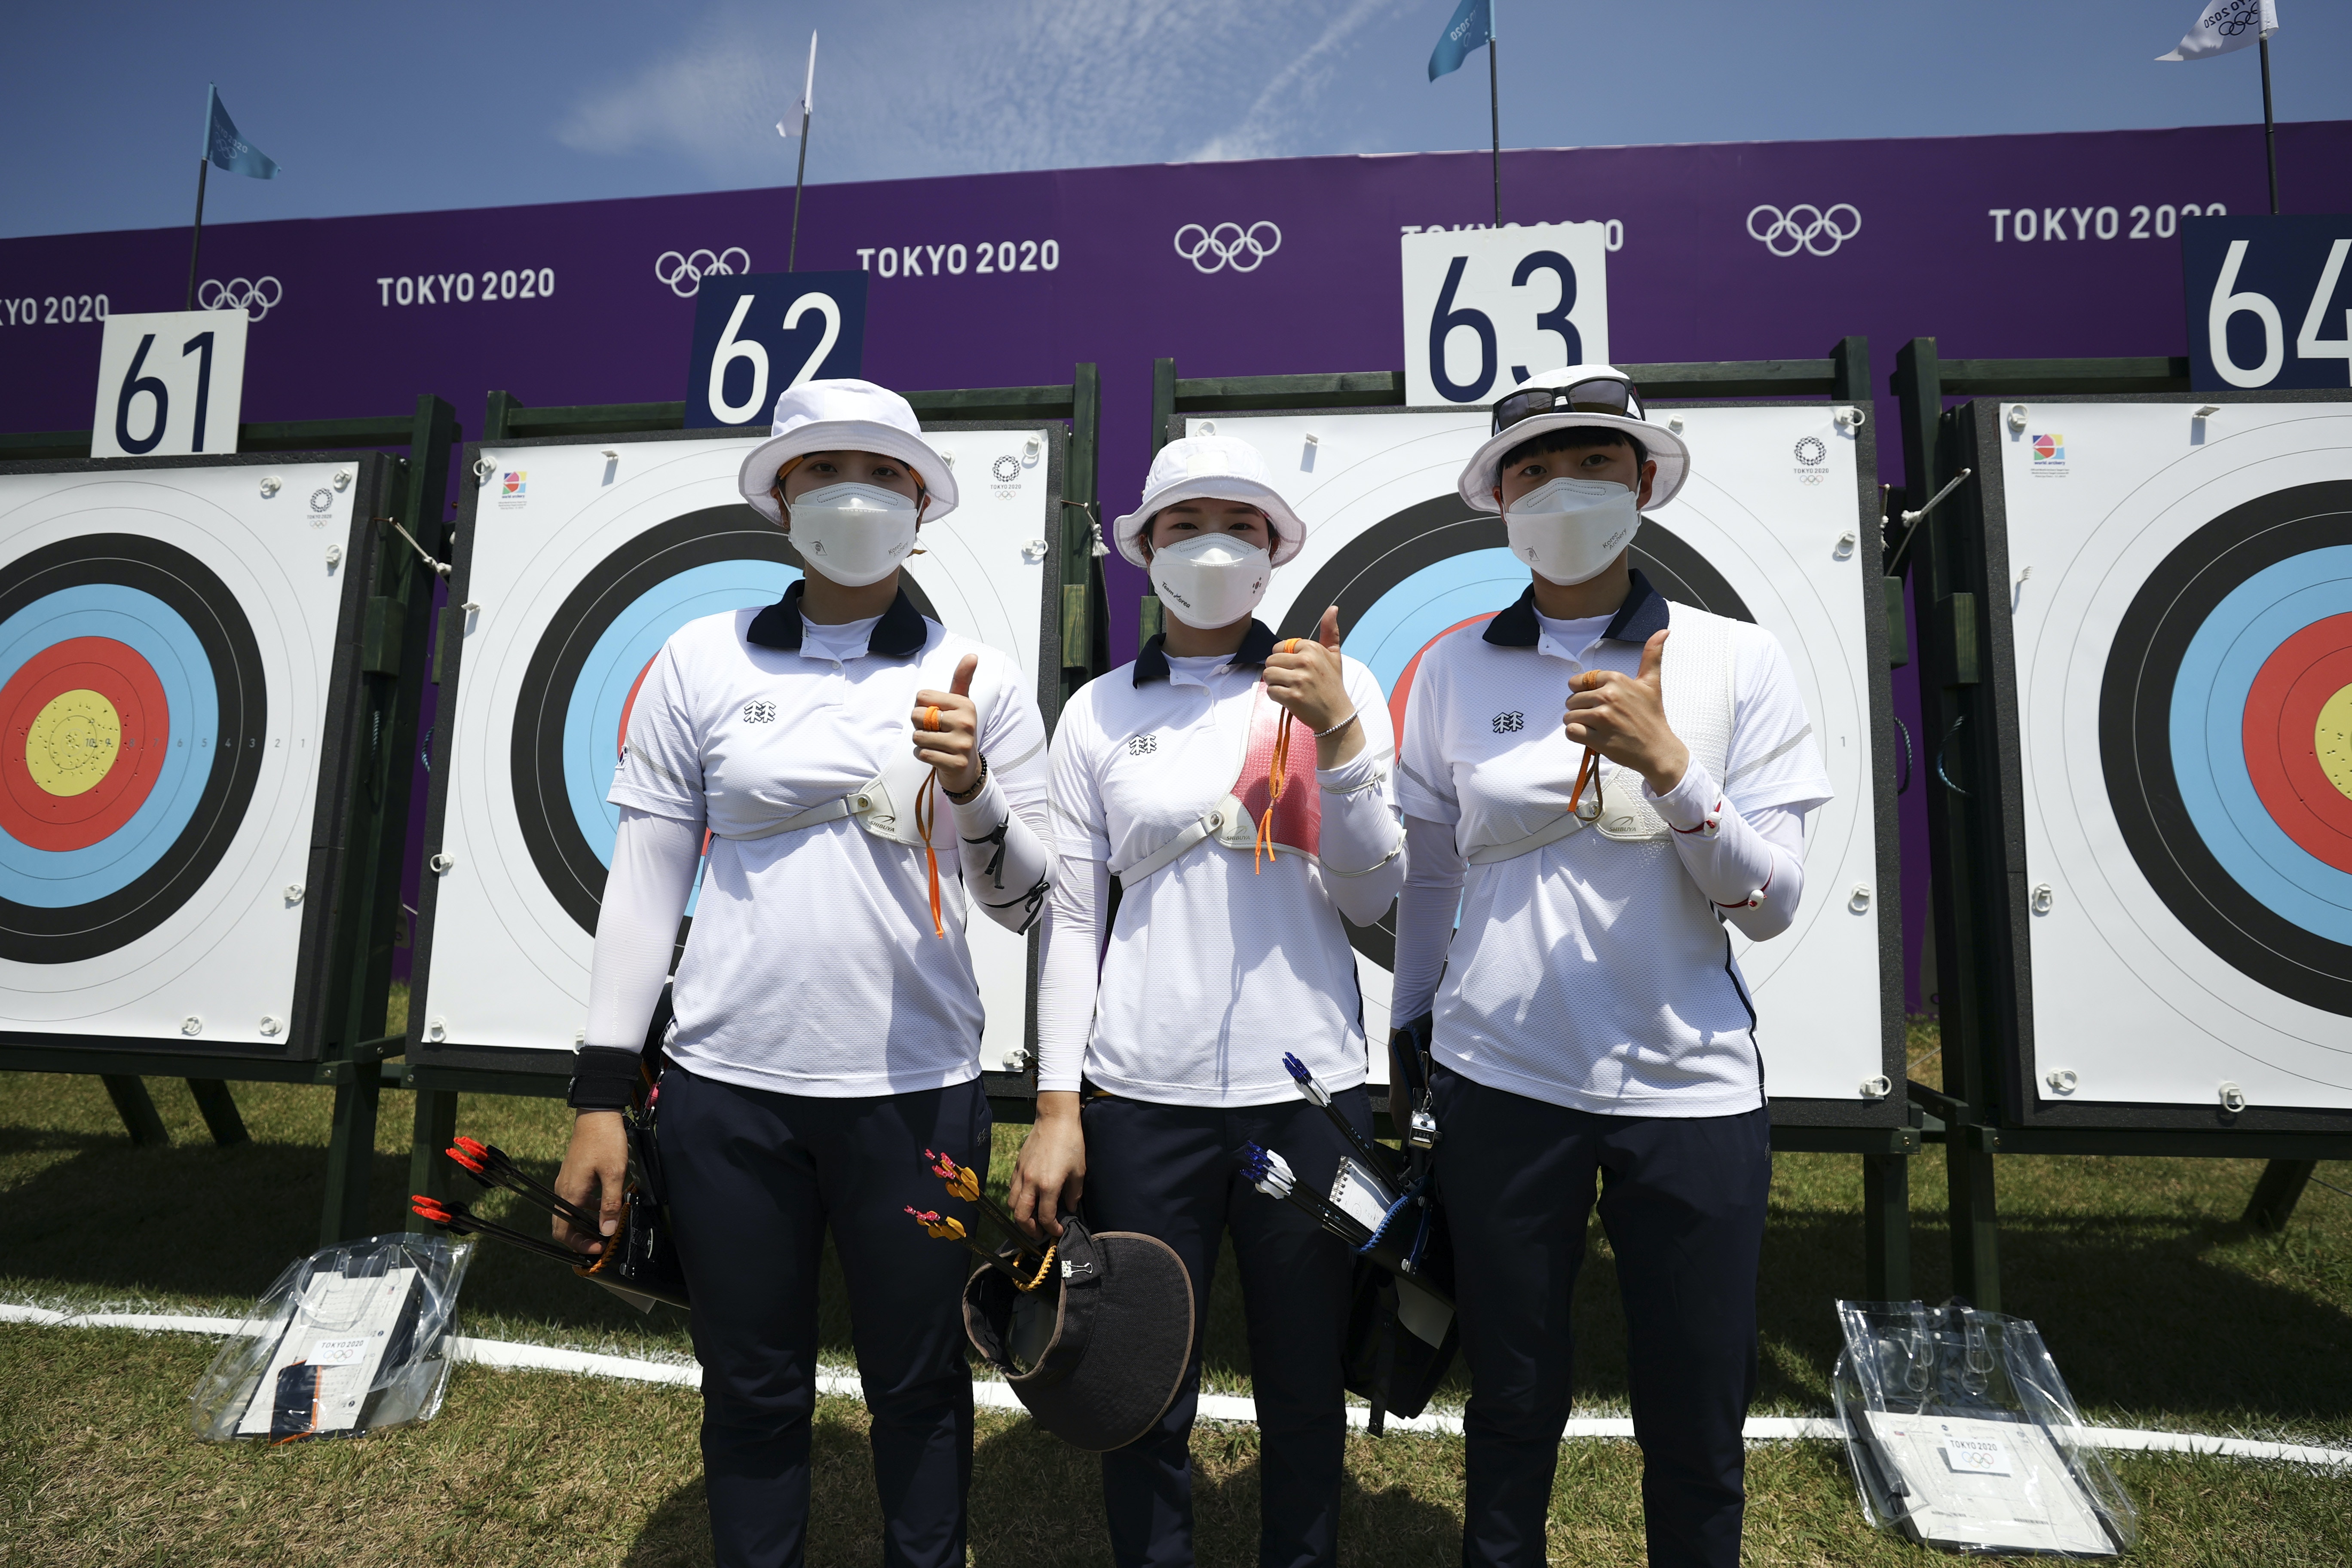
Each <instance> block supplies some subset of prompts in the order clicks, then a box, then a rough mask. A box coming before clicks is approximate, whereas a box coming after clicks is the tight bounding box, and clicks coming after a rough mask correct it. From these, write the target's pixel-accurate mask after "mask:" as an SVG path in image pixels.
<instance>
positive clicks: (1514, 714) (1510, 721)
mask: <svg viewBox="0 0 2352 1568" xmlns="http://www.w3.org/2000/svg"><path fill="white" fill-rule="evenodd" d="M1527 727H1528V716H1527V714H1526V713H1524V712H1522V711H1521V710H1518V709H1517V708H1514V709H1512V710H1510V711H1509V712H1508V713H1497V714H1496V715H1495V733H1496V734H1497V735H1516V734H1517V733H1518V732H1519V731H1522V730H1524V729H1526V728H1527Z"/></svg>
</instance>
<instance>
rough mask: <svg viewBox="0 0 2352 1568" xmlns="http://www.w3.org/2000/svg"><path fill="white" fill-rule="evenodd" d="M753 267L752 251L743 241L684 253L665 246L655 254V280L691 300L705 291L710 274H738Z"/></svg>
mask: <svg viewBox="0 0 2352 1568" xmlns="http://www.w3.org/2000/svg"><path fill="white" fill-rule="evenodd" d="M749 271H751V252H750V251H748V250H746V249H744V248H743V247H741V246H740V245H730V246H729V247H727V248H726V249H724V250H721V251H719V252H717V253H715V254H714V253H713V252H711V251H708V250H697V251H695V252H693V253H692V254H691V255H687V256H680V255H679V254H678V253H677V251H675V250H665V251H663V252H662V253H661V254H660V255H659V256H657V257H656V258H654V281H655V282H656V283H659V284H662V285H664V286H665V287H667V289H669V291H670V292H671V293H673V294H675V295H677V297H678V298H679V299H681V300H691V299H693V298H694V297H695V296H696V295H697V294H699V293H700V292H702V280H703V279H706V278H734V277H739V276H740V275H741V274H743V273H746V272H749Z"/></svg>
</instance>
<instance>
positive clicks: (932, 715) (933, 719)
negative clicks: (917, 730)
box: [923, 703, 940, 730]
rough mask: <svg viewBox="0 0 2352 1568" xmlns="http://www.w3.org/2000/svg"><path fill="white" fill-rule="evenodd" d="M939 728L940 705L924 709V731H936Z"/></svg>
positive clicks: (935, 704)
mask: <svg viewBox="0 0 2352 1568" xmlns="http://www.w3.org/2000/svg"><path fill="white" fill-rule="evenodd" d="M939 727H940V710H939V704H937V703H933V704H932V705H931V706H930V707H929V708H926V709H924V710H923V728H924V729H926V730H936V729H938V728H939Z"/></svg>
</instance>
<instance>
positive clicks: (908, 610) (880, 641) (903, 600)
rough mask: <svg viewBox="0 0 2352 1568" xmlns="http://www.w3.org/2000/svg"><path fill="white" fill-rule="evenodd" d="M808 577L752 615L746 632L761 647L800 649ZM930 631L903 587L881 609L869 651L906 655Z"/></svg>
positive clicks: (868, 641) (919, 647) (919, 646)
mask: <svg viewBox="0 0 2352 1568" xmlns="http://www.w3.org/2000/svg"><path fill="white" fill-rule="evenodd" d="M807 586H808V584H807V583H806V582H805V581H803V582H799V583H795V584H793V585H792V586H791V587H789V588H787V589H785V590H784V596H783V597H782V598H781V599H779V600H777V601H776V602H775V603H774V604H772V605H769V606H768V607H767V608H766V609H764V610H761V612H760V613H759V614H758V615H756V616H752V617H751V630H750V631H748V632H746V633H745V634H744V636H745V637H748V638H749V639H750V640H751V641H752V642H755V643H758V644H759V645H760V646H761V647H780V648H787V649H790V650H791V651H792V652H793V653H798V652H800V650H801V591H802V590H803V589H804V588H806V587H807ZM929 636H930V634H929V632H928V631H926V630H925V629H924V626H923V612H922V611H920V610H919V609H917V608H915V602H914V601H913V600H912V599H909V598H908V597H907V590H906V589H904V588H900V589H899V590H898V597H897V598H895V599H893V600H891V601H890V607H889V608H888V609H887V610H885V611H883V612H882V618H881V620H879V621H877V622H876V623H875V626H874V635H873V636H872V637H868V638H867V639H866V652H868V653H878V654H882V655H884V656H885V657H887V658H907V657H908V656H909V655H911V654H916V653H919V652H921V651H922V647H923V643H924V641H925V640H926V639H927V638H928V637H929Z"/></svg>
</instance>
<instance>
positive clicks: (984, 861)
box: [949, 773, 1054, 931]
mask: <svg viewBox="0 0 2352 1568" xmlns="http://www.w3.org/2000/svg"><path fill="white" fill-rule="evenodd" d="M949 804H950V805H953V804H954V803H953V802H950V803H949ZM955 818H956V837H958V838H960V839H961V840H962V841H963V843H962V850H963V889H964V894H965V896H966V897H968V898H970V899H971V900H972V901H973V902H974V903H976V904H978V905H979V906H980V907H981V908H982V910H986V911H987V914H988V918H989V919H990V920H992V921H995V922H996V923H997V924H998V925H1001V926H1003V928H1004V929H1005V930H1007V931H1027V930H1028V929H1029V927H1030V924H1031V922H1032V921H1035V920H1036V918H1037V914H1038V911H1039V910H1042V909H1043V908H1044V907H1045V884H1046V882H1047V880H1048V879H1050V878H1051V876H1052V874H1053V859H1054V857H1053V852H1052V851H1051V850H1049V849H1047V848H1046V847H1045V846H1046V845H1047V844H1048V843H1049V842H1050V841H1051V840H1050V838H1049V837H1048V832H1049V829H1048V825H1047V823H1046V820H1045V795H1044V794H1043V792H1040V793H1039V795H1038V797H1037V799H1036V800H1035V801H1034V803H1032V804H1031V805H1030V806H1029V807H1028V809H1027V811H1026V812H1025V813H1024V812H1022V811H1019V810H1015V809H1014V808H1013V806H1012V805H1011V804H1010V803H1009V802H1008V801H1007V800H1006V799H1005V795H1004V790H1003V786H1002V785H1000V784H998V783H997V779H996V775H995V774H994V773H990V774H989V775H988V779H987V782H986V783H985V784H983V785H982V788H981V792H980V793H979V794H978V795H974V796H973V797H972V798H971V804H969V805H958V806H956V808H955ZM1000 828H1001V829H1003V837H999V836H998V830H999V829H1000Z"/></svg>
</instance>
